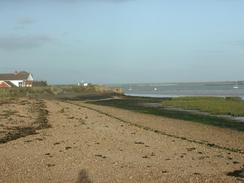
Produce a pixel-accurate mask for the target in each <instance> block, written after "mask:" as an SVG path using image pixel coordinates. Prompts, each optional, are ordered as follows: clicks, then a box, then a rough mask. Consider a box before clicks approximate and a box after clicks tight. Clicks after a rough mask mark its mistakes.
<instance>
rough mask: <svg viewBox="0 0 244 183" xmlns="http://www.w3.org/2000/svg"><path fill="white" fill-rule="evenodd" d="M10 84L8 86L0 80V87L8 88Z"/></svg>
mask: <svg viewBox="0 0 244 183" xmlns="http://www.w3.org/2000/svg"><path fill="white" fill-rule="evenodd" d="M10 87H11V86H9V85H8V84H7V83H6V82H0V88H10Z"/></svg>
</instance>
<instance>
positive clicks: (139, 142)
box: [0, 98, 244, 183]
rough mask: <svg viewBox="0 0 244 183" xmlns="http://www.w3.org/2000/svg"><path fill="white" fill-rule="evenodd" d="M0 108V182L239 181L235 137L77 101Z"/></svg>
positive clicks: (243, 152) (242, 156) (238, 136)
mask: <svg viewBox="0 0 244 183" xmlns="http://www.w3.org/2000/svg"><path fill="white" fill-rule="evenodd" d="M13 103H14V104H13ZM38 105H41V108H42V109H43V110H41V111H42V112H41V111H40V110H37V109H36V108H35V107H34V106H38ZM38 109H40V107H38ZM1 110H2V111H1V114H3V113H4V114H5V113H6V111H10V110H11V111H15V112H12V113H9V114H8V115H1V136H0V137H1V139H5V141H4V140H2V141H1V142H2V143H1V144H0V149H1V150H0V182H27V183H28V182H74V183H75V182H82V183H83V182H101V183H107V182H108V183H109V182H118V183H121V182H213V183H216V182H228V183H229V182H241V181H243V179H242V177H241V176H239V177H238V176H234V175H236V172H235V171H238V170H241V169H242V168H243V166H244V165H243V162H244V144H243V141H244V134H243V132H239V131H234V130H231V129H226V128H219V127H214V126H209V125H204V124H200V123H193V122H188V121H184V120H179V119H170V118H166V117H161V116H154V115H150V114H142V113H137V112H134V111H129V110H125V109H118V108H115V107H106V106H100V105H94V104H88V103H85V102H82V101H60V100H37V99H34V98H32V99H31V98H20V99H17V101H12V102H7V103H1ZM3 110H4V111H5V112H4V111H3ZM43 111H46V112H45V113H44V112H43ZM9 118H12V123H11V125H9V123H8V121H9ZM23 121H24V122H23ZM43 124H45V125H43ZM17 127H18V128H17ZM26 128H27V129H32V130H30V131H31V132H32V133H29V134H28V133H24V134H22V135H19V136H17V137H16V132H14V131H16V129H18V130H19V131H21V129H26ZM11 134H12V135H13V134H15V136H14V137H15V138H11V137H13V136H11ZM17 134H21V133H20V132H19V133H17ZM6 136H8V138H6ZM6 139H7V140H6Z"/></svg>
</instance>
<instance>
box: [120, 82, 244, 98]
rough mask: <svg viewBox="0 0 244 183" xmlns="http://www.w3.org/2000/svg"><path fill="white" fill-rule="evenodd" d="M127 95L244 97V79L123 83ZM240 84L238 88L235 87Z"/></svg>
mask: <svg viewBox="0 0 244 183" xmlns="http://www.w3.org/2000/svg"><path fill="white" fill-rule="evenodd" d="M117 86H119V87H122V88H123V89H124V91H125V94H126V95H130V96H147V97H178V96H239V97H242V98H243V99H244V81H242V82H238V83H236V82H211V83H206V82H205V83H167V84H166V83H158V84H123V85H117ZM236 86H238V88H234V87H236Z"/></svg>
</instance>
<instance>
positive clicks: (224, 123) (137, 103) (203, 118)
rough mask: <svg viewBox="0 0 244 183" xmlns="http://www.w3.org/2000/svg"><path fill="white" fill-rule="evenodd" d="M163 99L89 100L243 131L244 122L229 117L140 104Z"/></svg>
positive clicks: (167, 100)
mask: <svg viewBox="0 0 244 183" xmlns="http://www.w3.org/2000/svg"><path fill="white" fill-rule="evenodd" d="M162 100H163V99H153V98H142V97H125V98H123V99H114V100H107V101H96V102H90V103H93V104H97V105H105V106H112V107H117V108H122V109H127V110H132V111H135V112H140V113H145V114H153V115H157V116H164V117H168V118H174V119H181V120H186V121H192V122H197V123H202V124H206V125H213V126H218V127H221V128H230V129H233V130H238V131H244V123H243V122H238V121H234V120H232V119H229V118H223V117H218V116H211V115H202V114H195V113H189V112H186V111H176V110H168V109H165V108H163V107H156V108H155V107H146V106H143V105H142V104H144V103H152V102H158V103H160V102H162ZM169 101H170V100H169V99H164V100H163V102H169Z"/></svg>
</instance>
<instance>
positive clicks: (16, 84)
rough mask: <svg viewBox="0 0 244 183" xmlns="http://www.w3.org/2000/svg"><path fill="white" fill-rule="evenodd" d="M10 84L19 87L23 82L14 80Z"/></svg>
mask: <svg viewBox="0 0 244 183" xmlns="http://www.w3.org/2000/svg"><path fill="white" fill-rule="evenodd" d="M10 82H11V83H13V84H14V85H15V86H17V87H19V82H23V80H14V81H10Z"/></svg>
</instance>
